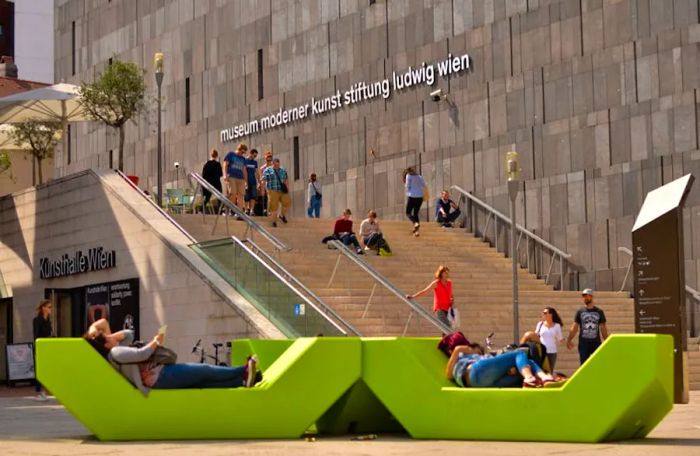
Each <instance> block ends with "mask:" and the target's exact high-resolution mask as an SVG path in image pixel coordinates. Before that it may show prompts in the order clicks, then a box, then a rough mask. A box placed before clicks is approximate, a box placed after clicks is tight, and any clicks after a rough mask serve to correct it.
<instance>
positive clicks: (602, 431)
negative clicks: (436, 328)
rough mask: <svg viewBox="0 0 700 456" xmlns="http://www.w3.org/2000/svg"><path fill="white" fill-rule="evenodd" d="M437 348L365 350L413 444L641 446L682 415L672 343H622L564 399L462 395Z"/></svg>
mask: <svg viewBox="0 0 700 456" xmlns="http://www.w3.org/2000/svg"><path fill="white" fill-rule="evenodd" d="M436 343H437V340H436V339H433V340H430V339H410V338H406V339H364V340H363V341H362V379H363V380H364V382H365V383H366V384H367V386H369V388H370V390H372V391H373V392H374V394H375V395H376V396H377V397H378V398H380V400H381V401H382V403H383V404H384V405H385V406H386V408H387V409H388V410H389V411H390V412H391V413H392V414H393V416H394V417H396V419H397V420H398V421H399V422H400V423H401V425H402V426H403V427H404V428H405V429H406V431H407V432H408V433H409V434H410V435H411V436H412V437H413V438H419V439H466V440H523V441H524V440H531V441H552V442H554V441H559V442H603V441H613V440H622V439H633V438H641V437H644V436H646V435H647V434H648V433H649V432H650V431H651V430H652V429H653V428H654V427H655V426H656V425H657V424H658V423H659V422H660V421H661V420H662V419H663V417H664V416H666V414H667V413H668V412H669V411H670V410H671V408H672V406H673V340H672V338H671V336H663V335H641V334H640V335H636V334H630V335H613V336H611V337H610V338H608V340H606V341H605V343H604V344H603V345H602V346H601V347H600V348H599V349H598V350H597V351H596V352H595V353H594V355H593V356H592V357H591V358H589V360H588V361H586V363H585V364H584V365H583V366H582V367H581V368H580V369H579V370H578V371H577V372H576V373H575V374H574V375H573V376H572V377H571V378H570V379H569V380H568V382H567V383H566V384H565V385H564V386H563V387H561V388H557V389H549V388H546V389H520V388H516V389H498V388H459V387H456V386H455V385H454V383H451V382H450V381H449V380H448V379H447V378H445V375H444V371H445V365H446V362H447V358H446V357H445V355H443V354H442V353H439V352H438V351H437V350H436V349H435V346H436Z"/></svg>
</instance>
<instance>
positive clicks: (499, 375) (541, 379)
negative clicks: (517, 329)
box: [445, 343, 556, 388]
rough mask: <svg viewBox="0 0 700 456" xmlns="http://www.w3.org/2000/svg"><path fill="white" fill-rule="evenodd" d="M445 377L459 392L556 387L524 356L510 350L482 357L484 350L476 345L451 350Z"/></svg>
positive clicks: (552, 380) (550, 378) (538, 367)
mask: <svg viewBox="0 0 700 456" xmlns="http://www.w3.org/2000/svg"><path fill="white" fill-rule="evenodd" d="M518 374H520V375H518ZM445 375H446V376H447V378H448V379H450V380H454V382H455V383H457V385H459V386H461V387H463V388H466V387H469V386H471V387H477V388H513V387H517V386H519V385H520V384H521V382H522V386H523V388H537V387H540V386H542V385H545V384H550V383H551V384H554V383H556V382H555V380H554V377H552V376H551V375H549V374H547V373H545V372H544V371H543V370H542V368H540V366H538V365H537V364H536V363H535V362H534V361H532V360H531V359H529V358H528V356H527V353H525V352H523V351H521V350H513V351H510V352H506V353H502V354H500V355H496V356H491V355H484V349H483V348H482V347H481V345H479V344H476V343H474V344H470V345H458V346H457V347H455V349H454V351H453V352H452V355H451V356H450V359H449V361H448V362H447V368H446V370H445ZM521 376H522V377H521Z"/></svg>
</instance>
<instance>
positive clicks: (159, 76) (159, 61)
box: [153, 52, 165, 207]
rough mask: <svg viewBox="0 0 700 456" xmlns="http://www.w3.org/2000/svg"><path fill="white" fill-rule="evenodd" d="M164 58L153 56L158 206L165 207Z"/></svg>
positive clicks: (157, 53) (158, 55) (161, 54)
mask: <svg viewBox="0 0 700 456" xmlns="http://www.w3.org/2000/svg"><path fill="white" fill-rule="evenodd" d="M164 58H165V57H164V56H163V53H162V52H156V54H155V56H153V66H154V67H155V70H156V71H155V73H156V84H157V85H158V172H157V175H158V206H159V207H163V143H162V137H163V133H162V129H163V124H162V119H161V107H160V104H161V99H160V91H161V87H162V85H163V66H164V62H163V60H164Z"/></svg>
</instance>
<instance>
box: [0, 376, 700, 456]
mask: <svg viewBox="0 0 700 456" xmlns="http://www.w3.org/2000/svg"><path fill="white" fill-rule="evenodd" d="M31 394H32V390H31V389H28V388H22V389H18V390H4V391H3V390H0V455H2V456H18V455H32V456H43V455H47V456H48V455H70V456H81V455H94V454H109V455H112V456H114V455H132V454H133V455H167V456H179V455H192V454H195V453H196V454H197V455H198V456H210V455H231V454H235V455H236V456H242V455H268V454H279V455H292V456H294V455H323V456H334V455H346V454H358V455H424V454H437V453H442V454H460V455H470V456H472V455H489V456H501V455H518V456H523V455H546V454H557V455H567V456H568V455H581V454H600V455H605V456H608V455H612V456H618V455H630V456H631V455H635V456H636V455H640V454H642V455H648V456H652V455H653V456H656V455H673V456H683V455H698V454H700V391H695V392H692V393H691V396H690V397H691V401H690V404H689V405H677V406H675V407H674V409H673V411H672V412H671V413H670V414H669V416H667V417H666V419H665V420H664V421H663V422H662V423H661V424H660V425H659V426H658V427H657V428H656V429H655V430H654V431H653V432H652V433H651V435H650V436H649V437H648V438H646V439H644V440H636V441H627V442H620V443H603V444H597V445H591V444H568V443H567V444H561V443H521V442H465V441H459V442H455V441H414V440H411V439H409V438H408V437H406V436H384V435H379V437H378V438H377V439H376V440H372V441H352V440H351V439H352V436H344V437H319V438H318V439H317V440H316V441H313V442H307V441H306V440H304V439H298V440H264V441H194V442H192V441H184V442H130V443H123V442H122V443H111V442H104V443H103V442H100V441H98V440H96V439H95V438H94V437H93V436H91V435H90V433H89V432H88V430H87V429H85V428H84V427H83V426H82V425H81V424H80V423H78V422H77V421H76V420H75V419H74V418H73V417H72V416H71V415H70V414H69V413H68V412H67V411H66V410H65V409H64V408H63V406H61V405H60V404H59V403H58V402H56V401H55V400H53V399H51V400H49V401H48V402H37V401H35V400H33V398H32V396H31ZM465 413H469V411H468V410H465ZM523 416H524V417H525V416H527V412H526V411H523ZM524 419H525V418H524ZM552 419H553V420H556V419H557V417H552ZM542 425H543V426H546V423H543V424H542ZM571 425H572V426H576V425H581V426H584V425H585V423H571Z"/></svg>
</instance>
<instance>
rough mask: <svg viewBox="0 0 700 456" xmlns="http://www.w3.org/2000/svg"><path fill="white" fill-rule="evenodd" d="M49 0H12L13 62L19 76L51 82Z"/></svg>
mask: <svg viewBox="0 0 700 456" xmlns="http://www.w3.org/2000/svg"><path fill="white" fill-rule="evenodd" d="M53 3H54V2H53V0H14V5H15V7H14V14H15V40H14V41H15V49H14V54H8V55H14V57H15V63H16V64H17V67H18V68H19V77H20V78H22V79H28V80H30V81H39V82H45V83H47V84H53V83H54V82H57V81H56V80H54V71H53V66H54V59H53V52H54V33H53V30H54V20H53V13H54V6H53Z"/></svg>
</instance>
